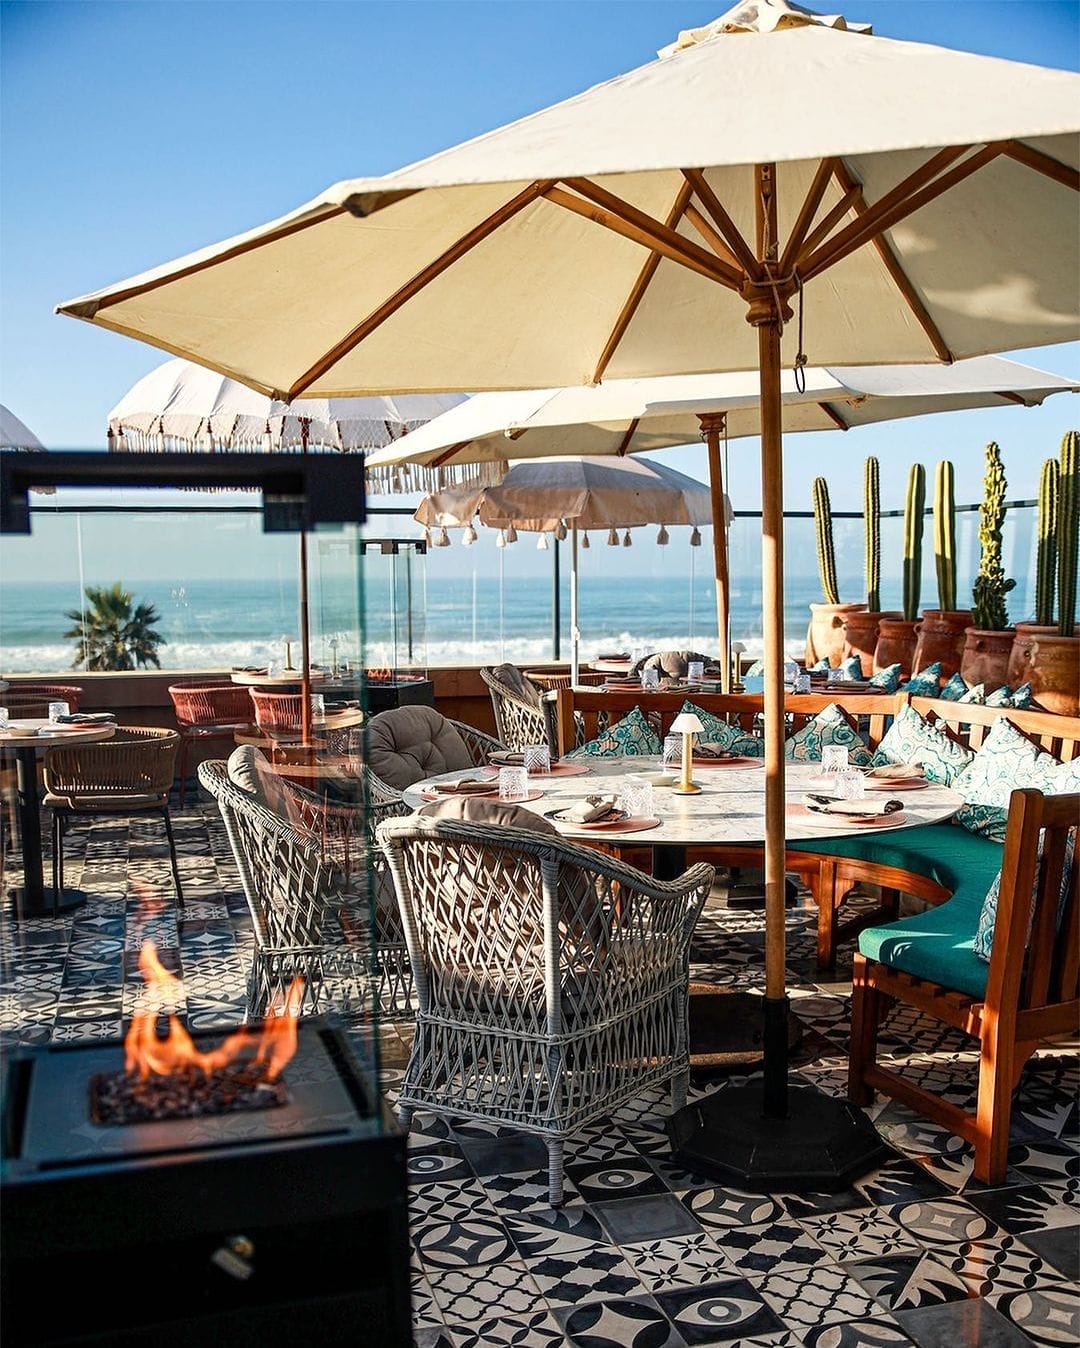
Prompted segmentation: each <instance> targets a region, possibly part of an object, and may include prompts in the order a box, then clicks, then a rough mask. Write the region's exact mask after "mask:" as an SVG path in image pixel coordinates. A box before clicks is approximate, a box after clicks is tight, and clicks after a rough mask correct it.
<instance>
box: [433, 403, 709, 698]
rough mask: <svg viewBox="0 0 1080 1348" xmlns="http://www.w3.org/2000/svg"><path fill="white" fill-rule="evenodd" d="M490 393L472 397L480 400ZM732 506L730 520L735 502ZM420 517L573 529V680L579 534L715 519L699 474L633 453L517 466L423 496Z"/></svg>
mask: <svg viewBox="0 0 1080 1348" xmlns="http://www.w3.org/2000/svg"><path fill="white" fill-rule="evenodd" d="M485 396H486V395H484V394H479V395H478V396H477V397H475V398H472V399H470V400H469V401H470V402H482V401H483V400H484V398H485ZM490 396H492V397H496V398H497V397H499V396H500V395H498V394H493V395H490ZM726 510H727V519H728V522H730V505H727V506H726ZM414 518H415V519H416V520H418V521H419V523H421V524H423V525H424V526H425V528H428V529H432V528H443V529H446V528H451V529H452V528H468V527H470V526H471V524H472V521H473V519H474V518H478V519H479V520H480V522H481V524H485V525H487V526H488V527H489V528H492V529H509V528H510V527H511V526H513V528H514V529H515V530H519V529H520V530H523V531H525V532H529V533H544V534H549V533H550V534H558V533H560V532H563V531H566V530H568V531H569V534H570V677H571V679H572V681H573V682H574V683H577V681H578V664H579V656H580V644H581V632H580V630H579V626H578V531H579V530H583V529H609V530H616V529H634V528H637V527H639V526H640V525H644V524H659V525H660V526H661V534H660V539H659V540H658V541H663V542H666V541H667V539H666V530H665V528H664V526H666V525H669V524H687V525H694V526H696V525H702V524H711V523H712V493H711V492H710V490H709V488H708V487H706V486H705V484H704V483H702V482H698V481H697V480H696V478H692V477H687V476H686V474H685V473H678V472H676V471H675V469H674V468H668V467H666V466H665V465H663V464H659V463H646V462H644V461H643V460H642V459H636V458H633V457H627V458H611V457H605V456H593V455H567V456H562V455H555V456H552V457H549V458H530V459H522V460H521V461H520V462H517V463H514V464H513V465H511V467H510V469H509V471H508V472H507V474H506V476H505V477H504V478H503V479H502V481H501V482H500V483H499V484H498V485H497V486H494V487H468V486H457V487H445V488H444V489H443V490H442V491H438V492H434V493H432V494H431V495H430V496H425V498H424V499H423V500H422V501H421V502H420V505H419V507H418V508H417V510H416V513H415V515H414ZM609 541H610V540H609ZM691 542H693V536H691Z"/></svg>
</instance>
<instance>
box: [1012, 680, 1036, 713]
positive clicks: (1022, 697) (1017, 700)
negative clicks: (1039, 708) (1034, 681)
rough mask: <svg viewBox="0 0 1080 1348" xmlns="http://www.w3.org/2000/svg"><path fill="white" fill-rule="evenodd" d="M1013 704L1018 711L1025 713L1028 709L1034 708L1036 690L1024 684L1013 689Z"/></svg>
mask: <svg viewBox="0 0 1080 1348" xmlns="http://www.w3.org/2000/svg"><path fill="white" fill-rule="evenodd" d="M1012 704H1013V706H1014V707H1015V708H1016V709H1017V711H1024V710H1025V709H1026V708H1028V707H1034V705H1035V697H1034V690H1033V688H1032V686H1031V684H1030V683H1022V684H1020V686H1019V687H1018V688H1014V689H1013V691H1012Z"/></svg>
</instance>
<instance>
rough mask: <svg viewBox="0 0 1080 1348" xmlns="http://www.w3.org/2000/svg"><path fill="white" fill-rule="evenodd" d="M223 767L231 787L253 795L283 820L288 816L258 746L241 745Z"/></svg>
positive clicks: (281, 791) (280, 788)
mask: <svg viewBox="0 0 1080 1348" xmlns="http://www.w3.org/2000/svg"><path fill="white" fill-rule="evenodd" d="M225 768H226V771H227V772H228V774H229V781H230V782H232V784H233V785H234V786H237V787H239V788H240V790H241V791H246V792H247V793H248V795H249V796H253V797H254V798H255V800H256V801H257V802H258V803H259V804H260V805H262V806H263V807H264V808H265V809H267V810H270V811H271V812H272V813H273V814H279V815H281V816H282V818H283V819H288V818H289V817H290V814H289V809H288V798H287V797H286V795H285V789H284V787H283V786H282V785H281V781H280V779H279V778H278V775H277V773H276V772H275V771H274V770H273V768H272V767H271V766H270V764H269V763H268V762H267V761H266V755H265V754H264V753H263V751H262V750H261V749H259V748H257V747H256V746H255V745H254V744H241V745H240V746H239V747H238V748H236V749H234V750H233V751H232V753H231V754H230V755H229V761H228V762H227V763H226V765H225Z"/></svg>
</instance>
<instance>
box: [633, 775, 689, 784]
mask: <svg viewBox="0 0 1080 1348" xmlns="http://www.w3.org/2000/svg"><path fill="white" fill-rule="evenodd" d="M640 775H641V776H642V777H644V778H645V780H646V781H647V782H648V783H649V784H650V785H651V786H674V785H675V783H676V782H677V781H678V780H679V774H678V773H677V772H643V773H641V774H640Z"/></svg>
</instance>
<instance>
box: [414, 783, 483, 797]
mask: <svg viewBox="0 0 1080 1348" xmlns="http://www.w3.org/2000/svg"><path fill="white" fill-rule="evenodd" d="M493 789H494V788H493V786H492V783H491V782H490V781H488V782H477V781H474V780H472V779H469V780H467V781H464V782H435V783H433V784H432V786H431V787H430V788H429V790H431V791H433V792H434V793H435V794H436V795H439V796H477V795H490V794H491V792H492V790H493Z"/></svg>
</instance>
